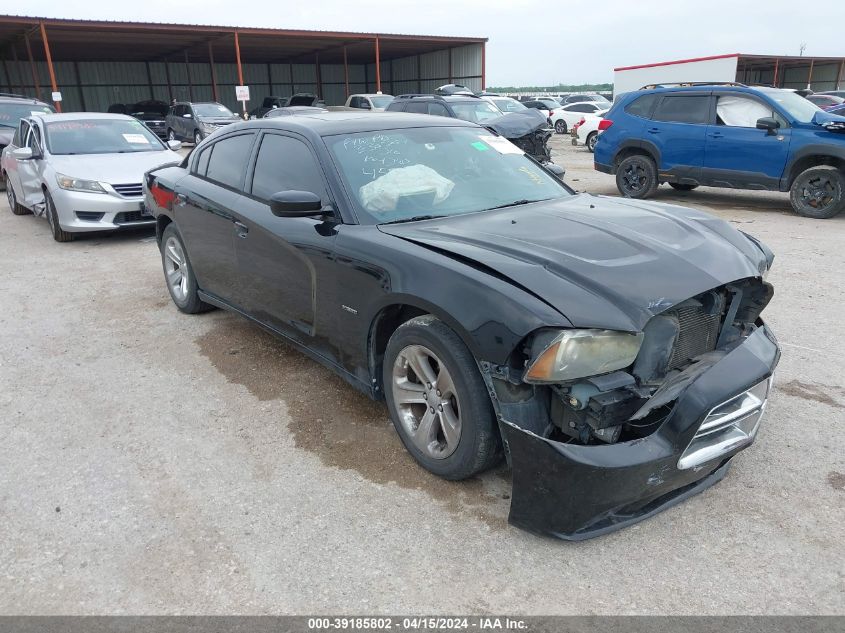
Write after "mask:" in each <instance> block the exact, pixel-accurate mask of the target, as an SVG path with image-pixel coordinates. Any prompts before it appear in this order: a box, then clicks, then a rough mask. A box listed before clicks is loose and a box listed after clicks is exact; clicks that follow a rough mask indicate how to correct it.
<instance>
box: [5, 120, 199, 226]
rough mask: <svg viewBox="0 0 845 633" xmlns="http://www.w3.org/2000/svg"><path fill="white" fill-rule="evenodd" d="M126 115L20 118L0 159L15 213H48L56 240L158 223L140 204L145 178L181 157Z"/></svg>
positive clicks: (171, 145) (176, 144)
mask: <svg viewBox="0 0 845 633" xmlns="http://www.w3.org/2000/svg"><path fill="white" fill-rule="evenodd" d="M180 147H181V143H179V142H178V141H170V142H168V143H167V144H165V143H164V142H162V141H161V140H159V138H158V137H157V136H156V135H155V134H153V133H152V132H151V131H150V130H149V129H148V128H147V126H145V125H144V124H143V123H142V122H141V121H138V120H137V119H135V118H133V117H130V116H126V115H123V114H97V113H90V112H78V113H74V114H37V113H33V114H32V116H29V117H26V118H24V119H21V122H20V124H19V125H18V128H17V130H16V131H15V136H14V138H13V139H12V142H11V143H10V144H9V145H8V146H7V147H6V148H5V149H4V150H3V153H2V156H0V171H2V175H3V177H4V179H5V182H6V195H7V197H8V199H9V207H10V208H11V210H12V213H14V214H15V215H24V214H27V213H35V214H36V215H39V216H46V217H47V221H48V222H49V223H50V228H51V230H52V232H53V238H54V239H55V240H56V241H57V242H69V241H70V240H72V239H73V236H74V234H76V233H83V232H91V231H113V230H115V229H120V228H125V227H137V226H144V225H148V224H149V225H153V224H155V219H154V218H153V216H152V215H150V214H149V213H148V211H147V210H146V209H145V207H144V197H143V195H142V192H141V182H142V180H143V178H144V173H145V172H147V171H149V170H151V169H154V168H156V167H159V166H161V165H166V164H176V163H179V162H181V160H182V158H181V156H179V154H177V153H176V152H175V151H173V150H177V149H179V148H180Z"/></svg>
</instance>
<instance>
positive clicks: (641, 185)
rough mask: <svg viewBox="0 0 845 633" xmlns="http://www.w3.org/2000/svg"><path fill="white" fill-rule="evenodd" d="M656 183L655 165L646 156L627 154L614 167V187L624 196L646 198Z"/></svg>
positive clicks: (654, 188)
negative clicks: (615, 167) (616, 166)
mask: <svg viewBox="0 0 845 633" xmlns="http://www.w3.org/2000/svg"><path fill="white" fill-rule="evenodd" d="M658 184H659V183H658V182H657V165H655V164H654V161H653V160H652V159H651V158H650V157H648V156H643V155H642V154H637V155H635V156H629V157H628V158H626V159H625V160H623V161H622V162H621V163H619V167H618V168H617V169H616V188H617V189H619V193H621V194H622V195H623V196H625V197H626V198H636V199H643V198H648V197H649V196H651V195H652V194H653V193H654V192H655V191H657V187H658Z"/></svg>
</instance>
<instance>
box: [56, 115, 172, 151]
mask: <svg viewBox="0 0 845 633" xmlns="http://www.w3.org/2000/svg"><path fill="white" fill-rule="evenodd" d="M46 128H47V148H48V149H49V150H50V153H51V154H125V153H129V152H161V151H163V150H164V146H163V145H162V144H161V141H159V140H158V137H157V136H156V135H155V134H153V133H152V132H150V129H149V128H148V127H147V126H146V125H144V124H143V123H141V122H140V121H138V120H136V119H129V118H126V119H70V120H66V121H53V122H51V123H47V125H46Z"/></svg>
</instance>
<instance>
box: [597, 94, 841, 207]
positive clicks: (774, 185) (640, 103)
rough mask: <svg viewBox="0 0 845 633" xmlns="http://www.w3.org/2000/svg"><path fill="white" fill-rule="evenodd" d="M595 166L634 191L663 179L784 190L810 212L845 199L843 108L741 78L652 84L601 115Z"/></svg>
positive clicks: (636, 194)
mask: <svg viewBox="0 0 845 633" xmlns="http://www.w3.org/2000/svg"><path fill="white" fill-rule="evenodd" d="M599 130H603V131H604V132H603V133H602V134H600V135H599V137H598V140H597V144H596V150H595V168H596V169H597V170H599V171H603V172H605V173H608V174H613V175H615V176H616V186H617V187H618V188H619V191H620V192H621V193H622V195H624V196H627V197H629V198H646V197H648V196H650V195H652V194H653V193H654V192H655V191H656V190H657V187H658V186H659V185H661V184H663V183H664V182H667V183H669V184H670V185H671V186H672V187H674V188H675V189H678V190H681V191H689V190H691V189H695V188H696V187H698V186H699V185H706V186H709V187H730V188H734V189H757V190H767V191H784V192H786V191H788V192H789V193H790V201H791V202H792V208H793V209H795V211H796V212H797V213H799V214H800V215H803V216H806V217H810V218H832V217H833V216H835V215H837V214H838V213H839V212H841V211H842V210H843V209H845V117H842V116H836V115H834V114H831V113H828V112H824V111H823V110H821V109H820V108H818V107H817V106H815V105H813V104H812V103H810V102H809V101H807V100H806V99H805V98H804V97H801V96H800V95H798V94H796V93H794V92H792V91H789V90H780V89H777V88H765V87H754V88H752V87H749V86H745V85H742V84H684V85H677V86H673V87H666V86H660V87H651V88H649V89H643V90H638V91H634V92H630V93H627V94H624V95H621V96H620V97H619V98H618V99H617V100H616V103H615V104H614V105H613V107H612V108H611V109H610V111H609V112H608V113H607V114H605V115H604V120H603V121H602V122H601V123H600V124H599Z"/></svg>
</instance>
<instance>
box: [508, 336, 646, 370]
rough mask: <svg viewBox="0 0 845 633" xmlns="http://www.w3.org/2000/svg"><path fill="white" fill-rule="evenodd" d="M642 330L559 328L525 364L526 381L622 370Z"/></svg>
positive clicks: (636, 347) (640, 339) (632, 358)
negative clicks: (637, 331) (636, 331)
mask: <svg viewBox="0 0 845 633" xmlns="http://www.w3.org/2000/svg"><path fill="white" fill-rule="evenodd" d="M642 342H643V335H642V333H636V334H630V333H628V332H617V331H614V330H562V331H561V332H559V333H558V334H557V335H556V336H554V337H553V338H552V339H551V341H550V342H549V343H548V344H546V345H545V346H544V347H543V349H542V350H540V351H539V352H535V354H534V358H532V359H531V362H530V363H529V365H528V370H527V371H526V372H525V378H524V380H525V381H526V382H565V381H568V380H575V379H576V378H585V377H587V376H595V375H597V374H605V373H607V372H611V371H616V370H617V369H622V368H624V367H627V366H628V365H630V364H631V363H633V362H634V361H635V360H636V358H637V354H638V353H639V351H640V345H641V344H642Z"/></svg>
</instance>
